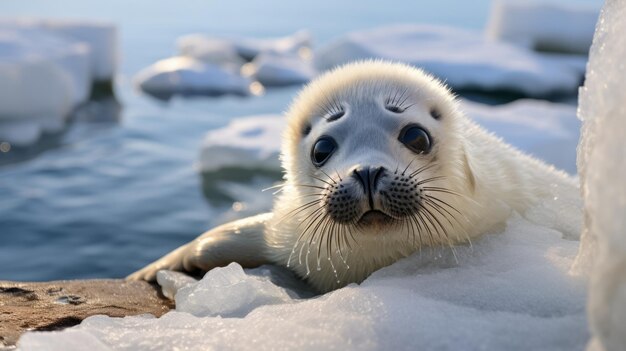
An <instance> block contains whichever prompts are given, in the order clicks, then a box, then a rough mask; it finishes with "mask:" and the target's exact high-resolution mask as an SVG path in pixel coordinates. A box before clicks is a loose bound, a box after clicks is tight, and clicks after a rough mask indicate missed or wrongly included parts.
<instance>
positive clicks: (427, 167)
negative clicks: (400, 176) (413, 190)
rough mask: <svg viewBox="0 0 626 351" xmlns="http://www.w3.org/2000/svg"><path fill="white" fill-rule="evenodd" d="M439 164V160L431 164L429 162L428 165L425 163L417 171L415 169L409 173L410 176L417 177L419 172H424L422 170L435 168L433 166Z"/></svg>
mask: <svg viewBox="0 0 626 351" xmlns="http://www.w3.org/2000/svg"><path fill="white" fill-rule="evenodd" d="M438 165H439V164H438V163H437V162H432V163H429V164H427V165H425V166H422V167H420V168H418V169H416V170H415V171H413V172H412V173H410V174H409V177H411V178H412V177H415V176H416V175H418V174H420V173H422V172H425V171H427V170H429V169H431V168H433V167H435V166H438Z"/></svg>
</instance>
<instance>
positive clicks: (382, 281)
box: [18, 216, 588, 351]
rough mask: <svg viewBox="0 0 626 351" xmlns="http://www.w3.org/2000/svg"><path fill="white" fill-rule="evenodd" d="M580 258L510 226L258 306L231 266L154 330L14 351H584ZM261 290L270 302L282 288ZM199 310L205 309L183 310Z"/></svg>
mask: <svg viewBox="0 0 626 351" xmlns="http://www.w3.org/2000/svg"><path fill="white" fill-rule="evenodd" d="M577 247H578V242H575V241H568V240H563V239H561V234H560V233H558V232H556V231H554V230H551V229H548V228H544V227H540V226H536V225H534V224H532V223H530V222H527V221H526V220H524V219H522V218H520V217H519V216H514V217H513V218H511V219H510V220H509V222H508V225H507V228H506V230H505V231H504V232H503V233H494V234H490V235H487V236H486V237H484V238H482V239H480V240H477V241H475V242H474V243H473V246H459V247H456V248H455V252H454V253H452V252H451V251H450V250H449V249H447V248H437V249H426V250H423V251H422V252H421V253H416V254H414V255H413V256H411V257H409V258H407V259H404V260H401V261H399V262H397V263H395V264H393V265H391V266H389V267H386V268H383V269H381V270H379V271H378V272H376V273H374V274H373V275H372V276H371V277H369V278H368V279H367V280H365V282H363V283H362V284H361V285H355V284H351V285H349V286H347V287H345V288H342V289H339V290H336V291H334V292H331V293H328V294H326V295H324V296H322V297H319V298H315V299H307V300H299V299H292V298H288V297H286V296H285V295H282V294H280V298H279V299H276V300H271V302H270V304H261V305H259V304H257V303H247V302H245V301H248V300H247V299H242V298H241V296H242V295H240V294H239V292H233V290H237V289H241V290H240V291H243V292H244V294H243V295H244V296H245V295H247V294H252V295H255V294H256V293H255V292H254V291H253V290H254V289H250V288H251V287H252V286H253V285H254V284H255V283H252V282H253V281H254V279H255V278H256V277H252V276H250V274H249V273H247V274H243V273H242V272H241V270H240V268H239V267H237V266H235V265H233V266H231V267H228V268H222V269H218V270H217V272H219V273H218V276H217V277H214V276H213V275H211V273H209V274H207V275H206V276H205V277H204V278H203V279H202V280H201V281H200V282H199V283H198V284H199V285H203V284H206V285H208V286H211V287H212V288H208V289H197V290H195V294H194V295H189V296H183V295H182V294H181V293H179V295H180V296H178V295H177V309H180V307H179V306H182V305H184V306H186V307H185V308H188V310H187V312H181V311H180V310H178V311H173V312H169V313H167V314H165V315H164V316H163V317H161V318H158V319H157V318H150V317H146V316H137V317H126V318H109V317H104V316H95V317H90V318H88V319H86V320H85V321H83V322H82V323H81V324H80V325H79V326H77V327H74V328H70V329H67V330H65V331H61V332H46V333H32V332H29V333H26V334H25V335H24V336H22V338H21V339H20V340H19V342H18V347H19V349H20V350H24V351H27V350H39V349H41V348H45V349H47V350H79V349H80V350H84V349H98V347H100V348H102V345H104V346H106V347H110V348H112V349H116V350H158V349H163V348H179V349H254V350H269V349H276V348H278V349H298V350H320V349H338V350H382V349H400V350H539V349H541V350H580V349H582V348H584V345H585V343H586V342H587V339H588V332H587V325H586V318H585V282H584V280H582V279H580V278H578V277H575V276H570V275H568V273H567V272H568V269H569V267H570V265H571V263H572V261H573V258H574V257H575V256H576V250H577ZM211 272H215V271H211ZM218 282H219V284H217V283H218ZM264 283H266V284H268V285H266V286H265V287H264V288H262V291H265V289H266V288H268V289H270V290H273V289H274V288H269V287H270V285H269V284H270V283H269V282H267V281H265V282H264ZM218 286H220V287H223V288H221V289H218ZM223 289H225V290H223ZM270 295H273V293H271V294H270ZM192 301H194V302H197V304H195V303H194V304H187V303H190V302H192ZM218 301H219V302H220V304H217V302H218ZM242 301H243V302H244V303H242ZM213 303H216V308H218V309H219V308H222V307H223V306H229V305H231V304H233V305H234V306H248V307H249V308H253V309H252V310H251V311H250V312H249V313H247V312H244V313H241V314H239V316H238V317H237V318H232V317H230V318H229V317H224V316H222V317H208V316H207V317H198V315H204V314H203V313H202V312H203V311H205V308H206V306H207V305H211V304H213ZM185 304H187V305H185ZM217 305H219V306H217ZM254 307H256V308H254ZM72 340H81V341H82V342H81V344H80V345H73V344H72V342H71V341H72Z"/></svg>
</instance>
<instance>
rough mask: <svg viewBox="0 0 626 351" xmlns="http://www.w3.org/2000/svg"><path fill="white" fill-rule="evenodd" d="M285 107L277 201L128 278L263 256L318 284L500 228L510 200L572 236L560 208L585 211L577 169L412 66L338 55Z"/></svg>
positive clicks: (354, 278)
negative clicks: (472, 113)
mask: <svg viewBox="0 0 626 351" xmlns="http://www.w3.org/2000/svg"><path fill="white" fill-rule="evenodd" d="M287 118H288V127H287V130H286V131H285V133H284V137H283V144H282V165H283V167H284V170H285V183H284V184H283V185H282V186H281V191H280V192H279V194H278V196H277V198H276V201H275V204H274V207H273V210H272V212H271V213H266V214H261V215H258V216H255V217H250V218H246V219H242V220H238V221H235V222H231V223H228V224H225V225H222V226H220V227H217V228H215V229H212V230H210V231H208V232H206V233H204V234H203V235H201V236H200V237H198V238H197V239H195V240H194V241H192V242H191V243H189V244H187V245H184V246H182V247H180V248H178V249H177V250H175V251H173V252H171V253H170V254H168V255H166V256H165V257H163V258H161V259H159V260H157V261H156V262H154V263H152V264H150V265H149V266H147V267H145V268H143V269H141V270H140V271H138V272H136V273H134V274H132V275H130V276H129V279H146V280H153V279H154V278H155V275H156V272H157V271H159V270H161V269H171V270H182V271H189V272H193V271H207V270H209V269H211V268H213V267H216V266H224V265H227V264H228V263H230V262H233V261H234V262H238V263H239V264H241V265H242V266H244V267H254V266H258V265H261V264H266V263H270V264H277V265H281V266H284V267H288V268H289V269H291V270H293V271H294V272H295V273H296V274H297V275H299V276H300V277H302V278H304V279H306V280H307V281H308V282H309V283H310V284H311V285H312V286H313V287H314V288H316V289H317V290H319V291H320V292H326V291H330V290H333V289H336V288H339V287H342V286H344V285H346V284H349V283H353V282H356V283H359V282H361V281H363V280H364V279H365V278H366V277H367V276H369V275H370V274H371V273H372V272H374V271H375V270H377V269H379V268H381V267H384V266H387V265H389V264H391V263H393V262H395V261H397V260H398V259H400V258H402V257H405V256H408V255H410V254H412V253H413V252H416V251H418V250H420V249H421V248H422V247H427V246H431V247H432V246H440V245H446V246H452V245H455V244H458V243H463V242H467V241H469V240H471V239H473V238H476V237H478V236H480V235H481V234H483V233H486V232H490V231H493V230H496V229H497V228H498V227H501V226H503V225H504V224H505V222H506V219H507V218H508V217H509V215H510V212H511V211H512V210H514V211H517V212H519V213H520V214H522V215H523V216H525V217H526V218H527V219H529V220H531V221H534V222H539V223H541V224H544V225H548V226H551V227H553V228H556V229H559V230H561V232H563V233H564V234H565V235H566V236H570V237H573V238H575V237H577V236H578V233H579V228H580V223H569V222H563V221H562V220H561V217H562V216H559V212H560V211H580V207H579V206H580V203H579V200H578V189H577V186H576V184H575V182H574V180H573V179H571V178H570V177H568V176H567V175H566V174H565V173H563V172H560V171H557V170H555V169H554V168H553V167H550V166H548V165H546V164H544V163H542V162H540V161H538V160H536V159H533V158H531V157H529V156H527V155H524V154H522V153H521V152H519V151H517V150H516V149H514V148H512V147H511V146H509V145H507V144H505V143H504V142H503V141H502V140H500V139H498V138H497V137H495V136H494V135H492V134H490V133H488V132H486V131H485V130H484V129H482V128H481V127H479V126H477V125H476V124H474V123H473V122H472V121H470V120H469V119H467V118H466V117H465V116H464V115H463V113H462V112H461V111H459V109H458V107H457V102H456V101H455V98H454V96H453V95H452V94H451V92H450V91H449V90H448V89H447V88H446V87H445V86H444V85H443V84H442V83H440V82H439V81H438V80H436V79H434V78H433V77H431V76H429V75H427V74H425V73H424V72H422V71H421V70H419V69H416V68H413V67H410V66H407V65H404V64H398V63H388V62H381V61H366V62H359V63H353V64H348V65H346V66H343V67H340V68H337V69H335V70H333V71H331V72H329V73H326V74H324V75H322V76H321V77H319V78H318V79H316V80H315V81H313V82H312V83H310V84H309V85H308V86H307V87H305V88H304V89H303V91H302V92H301V93H300V94H299V96H298V97H297V98H296V99H295V101H294V103H293V104H292V106H291V108H290V109H289V111H288V112H287Z"/></svg>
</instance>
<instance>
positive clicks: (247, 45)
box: [178, 31, 311, 61]
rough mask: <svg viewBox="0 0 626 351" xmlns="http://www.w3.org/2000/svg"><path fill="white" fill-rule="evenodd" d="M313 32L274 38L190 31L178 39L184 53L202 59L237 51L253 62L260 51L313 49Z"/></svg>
mask: <svg viewBox="0 0 626 351" xmlns="http://www.w3.org/2000/svg"><path fill="white" fill-rule="evenodd" d="M310 47H311V34H310V33H309V32H307V31H299V32H296V33H294V34H292V35H290V36H286V37H282V38H271V39H256V38H242V37H230V38H228V37H221V38H220V37H214V36H210V35H204V34H190V35H186V36H183V37H181V38H179V39H178V48H179V51H180V53H181V54H182V55H187V56H191V57H195V58H198V59H209V60H212V59H213V58H215V57H222V56H223V55H224V54H223V53H221V52H220V51H225V52H227V54H228V55H229V56H230V55H231V53H232V51H233V50H234V51H235V52H236V53H237V55H239V56H240V57H241V58H243V59H244V60H246V61H252V60H253V59H254V58H255V57H256V56H257V55H259V54H260V53H267V52H273V53H281V54H296V53H299V52H300V53H301V52H303V51H308V50H310Z"/></svg>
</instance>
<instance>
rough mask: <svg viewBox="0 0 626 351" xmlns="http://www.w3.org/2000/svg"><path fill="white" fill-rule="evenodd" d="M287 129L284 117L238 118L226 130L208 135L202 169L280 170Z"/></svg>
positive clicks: (205, 170) (203, 150) (205, 141)
mask: <svg viewBox="0 0 626 351" xmlns="http://www.w3.org/2000/svg"><path fill="white" fill-rule="evenodd" d="M285 125H286V121H285V117H283V116H281V115H261V116H250V117H241V118H237V119H234V120H233V121H232V122H230V124H228V125H227V126H225V127H223V128H219V129H215V130H212V131H209V132H208V133H207V134H206V136H205V137H204V142H203V143H202V149H201V152H200V165H199V166H200V169H201V170H202V171H203V172H213V171H217V170H220V169H222V168H229V167H235V168H246V169H266V170H280V162H279V161H278V155H279V153H280V141H281V134H282V131H283V129H284V127H285Z"/></svg>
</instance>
